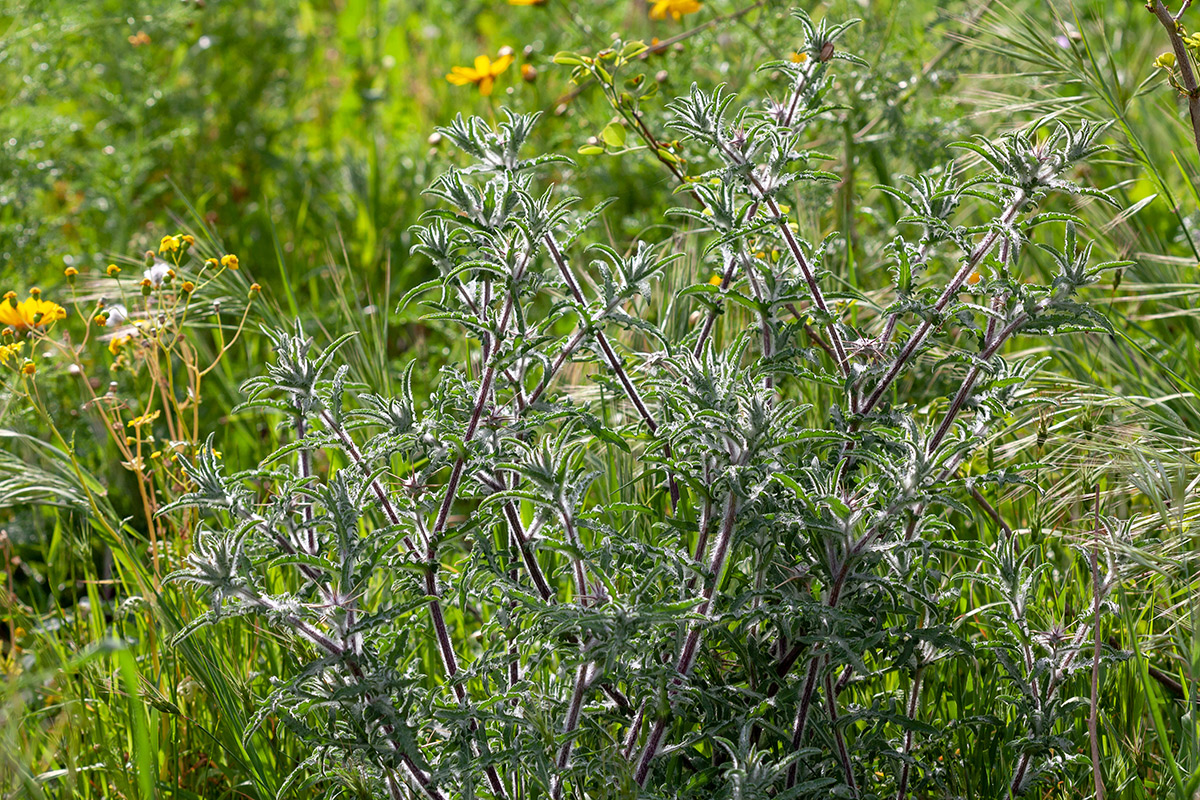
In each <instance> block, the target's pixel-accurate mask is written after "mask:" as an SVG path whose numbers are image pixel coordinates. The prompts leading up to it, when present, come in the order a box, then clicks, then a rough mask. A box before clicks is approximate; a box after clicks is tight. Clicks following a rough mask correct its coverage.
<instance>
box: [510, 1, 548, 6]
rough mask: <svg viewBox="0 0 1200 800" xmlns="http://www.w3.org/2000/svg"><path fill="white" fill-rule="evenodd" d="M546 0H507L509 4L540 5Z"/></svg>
mask: <svg viewBox="0 0 1200 800" xmlns="http://www.w3.org/2000/svg"><path fill="white" fill-rule="evenodd" d="M544 2H546V0H508V4H509V5H510V6H540V5H541V4H542V3H544Z"/></svg>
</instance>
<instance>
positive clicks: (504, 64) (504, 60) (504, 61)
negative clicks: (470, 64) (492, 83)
mask: <svg viewBox="0 0 1200 800" xmlns="http://www.w3.org/2000/svg"><path fill="white" fill-rule="evenodd" d="M512 62H513V57H512V56H501V57H500V58H497V59H496V60H495V61H493V62H492V67H491V69H490V70H489V73H488V74H490V75H491V76H492V77H495V76H497V75H499V74H500V73H501V72H504V70H506V69H508V65H509V64H511V63H512Z"/></svg>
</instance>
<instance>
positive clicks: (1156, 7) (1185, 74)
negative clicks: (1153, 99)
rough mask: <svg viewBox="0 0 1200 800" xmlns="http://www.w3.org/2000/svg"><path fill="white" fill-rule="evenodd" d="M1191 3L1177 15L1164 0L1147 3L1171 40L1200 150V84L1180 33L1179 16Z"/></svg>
mask: <svg viewBox="0 0 1200 800" xmlns="http://www.w3.org/2000/svg"><path fill="white" fill-rule="evenodd" d="M1189 5H1191V0H1184V2H1183V4H1182V5H1181V6H1180V8H1179V13H1178V14H1175V15H1172V14H1171V10H1170V9H1169V8H1167V6H1166V4H1165V3H1163V1H1162V0H1150V2H1148V3H1147V4H1146V8H1147V9H1148V10H1149V11H1150V13H1152V14H1154V16H1155V17H1156V18H1157V19H1158V21H1159V23H1160V24H1161V25H1162V26H1163V29H1164V30H1166V32H1167V39H1169V40H1170V42H1171V50H1173V51H1174V53H1175V66H1176V67H1178V68H1179V77H1180V79H1181V80H1182V82H1183V88H1184V90H1185V91H1184V92H1183V93H1182V94H1184V95H1185V96H1186V97H1187V104H1188V118H1189V119H1190V120H1191V123H1192V139H1193V140H1194V141H1195V143H1196V150H1197V152H1200V86H1198V85H1197V83H1196V73H1195V71H1194V70H1193V69H1192V56H1191V54H1190V53H1189V52H1188V48H1187V45H1186V44H1184V41H1183V37H1182V36H1180V35H1179V28H1180V25H1179V18H1180V17H1182V16H1183V12H1184V11H1187V9H1188V6H1189Z"/></svg>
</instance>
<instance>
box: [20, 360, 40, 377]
mask: <svg viewBox="0 0 1200 800" xmlns="http://www.w3.org/2000/svg"><path fill="white" fill-rule="evenodd" d="M35 372H37V364H34V363H33V362H32V361H30V360H28V359H26V360H25V363H24V364H22V365H21V374H22V375H32V374H33V373H35Z"/></svg>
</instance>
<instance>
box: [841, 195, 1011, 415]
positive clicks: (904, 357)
mask: <svg viewBox="0 0 1200 800" xmlns="http://www.w3.org/2000/svg"><path fill="white" fill-rule="evenodd" d="M1026 199H1027V195H1026V194H1025V190H1024V189H1019V190H1017V193H1016V196H1015V197H1014V198H1013V199H1012V201H1011V202H1010V203H1009V204H1008V206H1006V207H1005V209H1004V211H1003V213H1001V214H1000V217H999V219H998V220H997V222H996V224H995V225H994V226H993V227H992V229H991V230H990V231H988V234H987V235H986V236H984V237H983V241H982V242H980V243H979V245H978V246H977V247H976V248H975V249H974V250H973V251H971V255H970V256H969V257H968V258H967V260H966V261H964V262H963V265H962V266H961V267H959V269H958V272H957V273H955V275H954V277H953V278H951V279H950V283H949V285H947V286H946V289H945V290H944V291H943V292H942V294H941V296H940V297H938V299H937V302H935V303H934V304H933V308H932V309H930V312H929V314H928V315H927V316H926V318H925V320H924V321H923V322H922V323H921V325H920V326H919V327H918V328H917V330H916V332H915V333H913V335H912V336H910V337H909V339H908V342H907V343H906V344H905V345H904V348H903V349H902V350H901V351H900V354H899V355H898V356H896V360H895V361H893V362H892V366H891V367H890V368H889V369H888V371H887V374H885V375H884V376H883V378H882V379H881V380H880V381H879V385H877V386H876V387H875V391H873V392H872V393H871V395H870V397H868V398H867V401H866V403H864V404H863V407H862V409H861V413H863V414H869V413H871V410H872V409H874V408H875V406H876V405H878V404H879V401H880V399H881V398H882V397H883V394H884V392H886V391H887V389H888V387H889V386H891V385H892V381H894V380H896V378H897V377H898V376H899V375H900V371H901V370H902V369H903V368H904V365H905V364H906V363H908V360H909V359H910V358H912V355H913V353H915V352H916V350H917V348H918V347H920V346H921V344H922V343H924V341H925V337H927V336H928V335H929V332H930V331H931V330H932V329H933V326H934V325H935V324H936V323H935V321H934V320H935V319H936V318H937V317H938V316H939V315H940V314H941V312H942V311H943V310H944V309H945V308H946V306H947V305H949V304H950V301H951V300H952V299H954V297H956V296H957V295H958V292H959V290H960V289H962V285H963V284H964V283H966V280H967V278H969V277H970V276H971V273H972V272H974V271H975V268H976V267H978V266H979V264H980V263H981V262H982V261H983V259H984V258H985V257H986V256H987V254H988V253H990V252H991V251H992V248H993V247H995V245H996V241H997V240H998V239H999V238H1000V235H1001V232H1002V231H1003V230H1004V229H1005V228H1007V227H1008V226H1009V225H1011V224H1012V222H1013V220H1014V219H1015V218H1016V216H1017V213H1018V212H1019V211H1020V210H1021V207H1022V206H1023V205H1025V201H1026Z"/></svg>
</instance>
